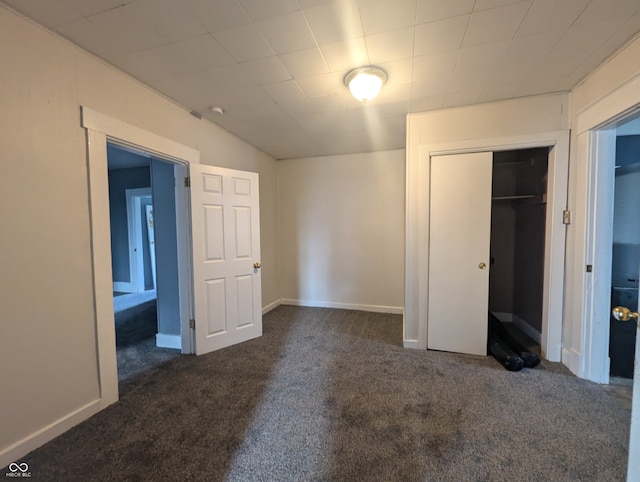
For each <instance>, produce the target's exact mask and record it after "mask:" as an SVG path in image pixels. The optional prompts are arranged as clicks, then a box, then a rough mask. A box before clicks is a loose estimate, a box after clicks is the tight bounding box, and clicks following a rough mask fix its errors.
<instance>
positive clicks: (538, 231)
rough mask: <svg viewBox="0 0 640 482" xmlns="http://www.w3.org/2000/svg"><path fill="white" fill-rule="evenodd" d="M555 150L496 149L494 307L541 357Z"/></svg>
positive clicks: (491, 281) (491, 287)
mask: <svg viewBox="0 0 640 482" xmlns="http://www.w3.org/2000/svg"><path fill="white" fill-rule="evenodd" d="M549 151H550V148H548V147H542V148H534V149H522V150H513V151H498V152H494V153H493V173H492V192H491V239H490V246H491V248H490V263H491V265H490V270H489V311H490V312H491V313H492V314H493V315H494V316H495V317H496V318H498V319H499V320H500V321H501V322H503V323H504V326H505V327H506V328H507V329H508V330H509V331H510V332H511V333H512V335H513V336H514V337H516V338H518V339H519V340H520V342H521V343H522V344H524V345H525V346H528V347H529V348H530V351H532V352H534V353H537V354H538V355H540V344H541V340H542V330H543V297H544V267H545V234H546V233H545V229H546V211H547V174H548V168H549Z"/></svg>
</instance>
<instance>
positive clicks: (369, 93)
mask: <svg viewBox="0 0 640 482" xmlns="http://www.w3.org/2000/svg"><path fill="white" fill-rule="evenodd" d="M386 81H387V73H386V72H385V71H384V70H382V69H381V68H380V67H376V66H375V65H367V66H365V67H358V68H357V69H353V70H351V71H349V72H348V73H347V75H345V76H344V85H346V86H347V87H349V90H350V91H351V95H353V96H354V97H355V98H356V99H358V100H359V101H360V102H364V103H366V102H367V101H370V100H371V99H373V98H374V97H375V96H376V95H378V93H379V92H380V89H381V88H382V86H383V85H384V84H385V82H386Z"/></svg>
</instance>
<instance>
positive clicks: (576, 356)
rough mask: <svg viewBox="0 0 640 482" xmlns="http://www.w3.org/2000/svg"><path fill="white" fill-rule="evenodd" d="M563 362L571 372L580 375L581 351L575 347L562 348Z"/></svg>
mask: <svg viewBox="0 0 640 482" xmlns="http://www.w3.org/2000/svg"><path fill="white" fill-rule="evenodd" d="M562 364H563V365H565V366H566V367H567V368H569V370H571V373H573V374H574V375H576V376H580V375H579V373H578V371H579V370H580V353H578V352H577V351H575V350H574V349H573V348H563V349H562Z"/></svg>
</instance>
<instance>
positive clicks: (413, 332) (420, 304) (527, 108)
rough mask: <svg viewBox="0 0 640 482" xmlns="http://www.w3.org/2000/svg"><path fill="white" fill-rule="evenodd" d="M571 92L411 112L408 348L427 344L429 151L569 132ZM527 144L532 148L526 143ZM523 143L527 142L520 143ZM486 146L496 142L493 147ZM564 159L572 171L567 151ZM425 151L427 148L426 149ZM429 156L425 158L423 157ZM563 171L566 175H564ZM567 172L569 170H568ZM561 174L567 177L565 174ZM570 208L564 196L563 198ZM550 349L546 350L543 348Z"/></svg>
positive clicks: (511, 145)
mask: <svg viewBox="0 0 640 482" xmlns="http://www.w3.org/2000/svg"><path fill="white" fill-rule="evenodd" d="M568 100H569V99H568V95H567V94H551V95H543V96H535V97H526V98H522V99H513V100H507V101H500V102H492V103H487V104H480V105H474V106H467V107H458V108H453V109H444V110H438V111H431V112H424V113H419V114H410V115H409V116H408V120H407V184H406V185H407V239H406V255H405V256H406V288H405V289H406V295H405V306H404V308H405V322H404V327H405V333H404V340H405V346H407V347H414V348H426V344H427V339H426V326H425V325H426V321H425V320H426V302H425V299H426V290H427V280H426V274H425V272H428V271H426V270H427V269H428V255H427V253H428V216H429V159H428V156H429V152H426V153H425V152H424V149H427V150H430V152H431V151H433V152H435V151H440V150H442V152H447V151H448V150H454V151H458V152H462V151H464V150H468V151H471V152H473V151H478V150H500V149H496V147H501V146H502V147H503V148H505V149H518V148H522V147H534V144H535V143H536V142H537V140H542V141H543V143H542V144H539V145H540V146H542V145H552V144H554V143H555V142H550V143H546V140H545V139H546V138H547V137H548V138H549V139H552V138H554V137H555V136H554V135H551V136H548V135H547V134H548V133H559V132H564V133H565V136H566V132H568V129H569V123H568V111H569V107H568ZM524 144H526V146H525V145H524ZM518 145H521V146H520V147H518ZM486 146H492V147H491V148H487V147H486ZM567 148H568V146H567V145H565V146H564V147H563V149H564V151H565V152H562V153H561V157H562V156H564V157H565V158H564V159H558V161H559V163H560V164H559V165H564V166H565V169H566V161H567V159H566V155H567V153H566V149H567ZM421 149H422V152H421ZM421 156H423V157H421ZM558 174H560V173H558ZM565 175H566V170H565ZM560 177H561V176H560ZM558 202H559V203H562V207H561V208H560V209H563V208H564V200H562V199H559V200H558ZM543 349H544V348H543Z"/></svg>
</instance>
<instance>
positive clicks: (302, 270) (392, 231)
mask: <svg viewBox="0 0 640 482" xmlns="http://www.w3.org/2000/svg"><path fill="white" fill-rule="evenodd" d="M404 156H405V152H404V150H395V151H385V152H376V153H368V154H353V155H343V156H326V157H314V158H306V159H288V160H284V161H279V162H278V192H279V203H280V207H279V225H280V240H281V242H280V283H281V284H280V286H281V298H282V301H283V303H289V304H302V305H307V306H335V307H345V308H356V309H363V310H372V311H389V312H397V313H401V312H402V306H403V297H404V270H403V263H404V182H405V173H404Z"/></svg>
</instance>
